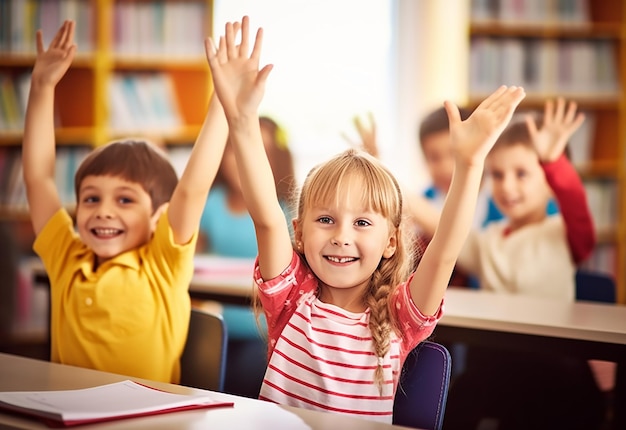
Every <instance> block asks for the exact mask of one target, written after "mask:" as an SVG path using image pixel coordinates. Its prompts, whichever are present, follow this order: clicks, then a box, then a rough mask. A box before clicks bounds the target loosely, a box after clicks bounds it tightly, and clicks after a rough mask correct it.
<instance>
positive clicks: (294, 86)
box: [213, 0, 397, 180]
mask: <svg viewBox="0 0 626 430" xmlns="http://www.w3.org/2000/svg"><path fill="white" fill-rule="evenodd" d="M393 3H394V2H393V0H340V1H337V0H315V1H304V0H263V1H259V0H215V2H214V12H215V13H214V19H213V25H214V33H215V36H219V35H221V34H222V33H223V31H224V23H225V22H227V21H234V20H240V19H241V17H242V16H243V15H244V14H245V15H248V16H249V17H250V23H251V27H252V29H253V30H256V28H258V27H263V28H264V44H263V51H262V56H261V63H262V65H264V64H268V63H272V64H274V70H273V71H272V73H271V75H270V77H269V79H268V84H267V88H266V93H265V98H264V99H263V102H262V105H261V114H267V115H270V116H272V117H273V118H274V119H275V120H276V121H278V122H279V123H280V124H281V125H283V127H284V128H285V130H286V131H287V133H288V137H289V143H290V148H291V150H292V153H293V155H294V158H295V161H296V173H297V175H298V177H299V179H300V180H301V179H303V178H304V175H305V174H306V172H307V171H308V170H309V169H310V168H311V167H313V165H315V164H317V163H318V162H320V161H322V160H324V159H326V158H328V157H329V156H331V155H333V154H335V153H337V152H339V151H341V150H342V149H345V148H347V147H348V143H347V141H346V139H345V138H344V137H342V134H343V133H345V134H348V135H349V136H351V137H352V139H353V140H356V139H357V135H356V133H355V132H354V127H353V125H352V118H353V117H354V116H355V115H359V116H361V117H362V118H364V119H366V115H367V113H368V112H372V113H373V114H374V116H375V118H376V121H377V127H378V141H379V146H380V149H381V152H382V153H383V154H384V153H385V152H386V151H387V149H388V148H391V147H392V142H394V136H393V131H394V130H395V129H396V128H397V127H396V126H392V125H391V122H392V119H393V118H394V117H396V115H395V111H394V106H395V105H396V103H395V101H394V99H395V94H394V90H393V87H392V85H391V82H392V79H391V76H392V73H393V71H392V68H393V64H394V62H393V61H392V59H391V55H392V52H393V51H394V50H393V46H392V43H393V39H394V37H393V33H392V21H393V13H392V12H393V11H392V7H393Z"/></svg>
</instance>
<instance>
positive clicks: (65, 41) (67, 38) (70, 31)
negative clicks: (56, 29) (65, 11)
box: [60, 20, 76, 49]
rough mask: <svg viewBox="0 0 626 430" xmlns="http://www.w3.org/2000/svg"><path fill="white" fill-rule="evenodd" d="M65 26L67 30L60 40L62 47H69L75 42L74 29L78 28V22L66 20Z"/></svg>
mask: <svg viewBox="0 0 626 430" xmlns="http://www.w3.org/2000/svg"><path fill="white" fill-rule="evenodd" d="M64 28H65V31H64V32H63V37H62V38H61V41H60V42H61V43H60V47H61V48H62V49H69V48H71V46H72V45H73V44H74V29H75V28H76V23H75V22H74V21H71V20H68V21H65V24H64Z"/></svg>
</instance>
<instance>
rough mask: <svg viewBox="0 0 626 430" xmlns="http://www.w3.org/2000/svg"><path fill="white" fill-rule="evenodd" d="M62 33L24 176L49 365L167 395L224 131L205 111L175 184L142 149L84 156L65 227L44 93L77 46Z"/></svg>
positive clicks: (128, 146) (39, 92) (154, 155)
mask: <svg viewBox="0 0 626 430" xmlns="http://www.w3.org/2000/svg"><path fill="white" fill-rule="evenodd" d="M74 27H75V24H74V22H72V21H65V22H64V23H63V25H62V26H61V28H60V29H59V30H58V32H57V34H56V35H55V37H54V39H53V40H52V42H51V43H50V46H49V48H48V49H47V50H46V49H44V46H43V38H42V33H41V31H38V32H37V58H36V61H35V66H34V69H33V73H32V78H31V89H30V94H29V99H28V105H27V110H26V117H25V128H24V143H23V148H22V149H23V152H22V154H23V157H22V159H23V167H24V180H25V183H26V190H27V197H28V203H29V210H30V216H31V221H32V225H33V229H34V231H35V234H36V239H35V243H34V246H33V247H34V250H35V252H36V253H37V254H38V255H39V256H40V257H41V259H42V261H43V263H44V266H45V268H46V272H47V274H48V277H49V279H50V285H51V288H50V297H51V300H50V303H51V309H50V312H51V314H50V320H51V328H50V333H51V358H52V361H55V362H59V363H64V364H70V365H74V366H80V367H88V368H93V369H98V370H103V371H107V372H113V373H118V374H123V375H128V376H133V377H139V378H146V379H152V380H158V381H165V382H173V383H177V382H178V381H179V378H180V363H179V359H180V356H181V354H182V351H183V347H184V345H185V341H186V337H187V329H188V326H189V316H190V300H189V293H188V286H189V282H190V280H191V277H192V275H193V256H194V253H195V244H196V239H197V231H198V226H199V221H200V216H201V213H202V209H203V207H204V202H205V200H206V197H207V194H208V190H209V188H210V186H211V184H212V182H213V179H214V178H215V175H216V172H217V168H218V165H219V160H220V159H221V156H222V152H223V150H224V145H225V143H226V137H227V133H228V127H227V124H226V121H225V117H224V114H223V111H222V108H221V105H220V104H219V102H216V100H217V99H216V98H213V99H212V102H211V104H210V106H209V111H208V113H207V116H206V118H205V123H204V125H203V128H202V130H201V132H200V135H199V136H198V138H197V140H196V143H195V145H194V147H193V150H192V153H191V156H190V159H189V162H188V164H187V167H186V169H185V171H184V173H183V175H182V177H181V178H180V181H179V180H178V178H177V176H176V173H175V171H174V169H173V167H172V165H171V164H170V163H169V161H168V160H167V158H166V157H165V155H164V154H162V153H161V152H160V151H159V150H157V149H156V148H155V147H154V146H152V145H150V144H149V143H146V142H143V141H133V140H129V141H119V142H113V143H110V144H108V145H105V146H102V147H99V148H97V149H96V150H94V151H93V152H92V153H91V154H90V155H89V156H88V157H87V158H86V159H85V161H84V162H83V163H82V164H81V165H80V167H79V169H78V171H77V172H76V178H75V187H76V188H75V191H76V197H77V205H76V223H75V225H74V223H73V220H72V218H71V217H70V215H69V213H68V211H67V210H66V209H65V208H63V206H62V204H61V201H60V199H59V194H58V191H57V189H56V185H55V182H54V166H55V138H54V136H55V131H54V120H53V118H54V115H53V111H54V91H55V87H56V84H57V83H58V82H59V81H60V79H61V78H62V77H63V75H64V74H65V72H66V71H67V70H68V68H69V66H70V64H71V62H72V59H73V57H74V53H75V51H76V45H75V44H74V41H73V37H74Z"/></svg>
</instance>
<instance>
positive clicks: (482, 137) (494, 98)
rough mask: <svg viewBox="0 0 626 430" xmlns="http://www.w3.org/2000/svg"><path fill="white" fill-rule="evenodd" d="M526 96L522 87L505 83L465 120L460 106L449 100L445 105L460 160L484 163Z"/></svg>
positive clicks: (470, 162) (452, 138) (451, 134)
mask: <svg viewBox="0 0 626 430" xmlns="http://www.w3.org/2000/svg"><path fill="white" fill-rule="evenodd" d="M525 96H526V93H525V92H524V89H523V88H522V87H514V86H513V87H507V86H505V85H503V86H501V87H500V88H498V89H497V90H496V91H494V92H493V93H492V94H491V95H490V96H488V97H487V98H486V99H485V100H483V101H482V102H481V103H480V104H479V105H478V107H477V108H476V109H475V110H474V112H472V114H471V115H470V117H469V118H467V119H466V120H465V121H461V115H460V113H459V109H458V107H456V106H455V105H454V104H453V103H452V102H450V101H446V102H445V103H444V106H445V109H446V112H447V114H448V119H449V121H450V138H451V140H452V146H453V148H454V150H455V155H456V160H457V162H459V161H461V162H464V163H466V164H468V165H473V164H477V163H479V164H481V165H482V163H483V162H484V160H485V157H486V156H487V153H488V152H489V150H490V149H491V147H492V146H493V145H494V143H495V142H496V140H497V139H498V136H500V133H502V131H503V130H504V128H505V127H506V126H507V124H508V123H509V121H510V120H511V117H512V116H513V112H515V109H516V108H517V106H518V105H519V103H520V102H521V101H522V99H523V98H524V97H525Z"/></svg>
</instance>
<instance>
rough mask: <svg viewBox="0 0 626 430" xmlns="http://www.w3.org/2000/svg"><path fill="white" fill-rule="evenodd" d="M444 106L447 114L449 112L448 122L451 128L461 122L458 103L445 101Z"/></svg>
mask: <svg viewBox="0 0 626 430" xmlns="http://www.w3.org/2000/svg"><path fill="white" fill-rule="evenodd" d="M443 107H444V109H445V110H446V114H448V122H449V123H450V128H452V127H453V126H454V125H455V124H458V123H459V122H461V113H460V112H459V108H458V107H457V105H455V104H454V103H452V102H451V101H449V100H446V101H445V102H443Z"/></svg>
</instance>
